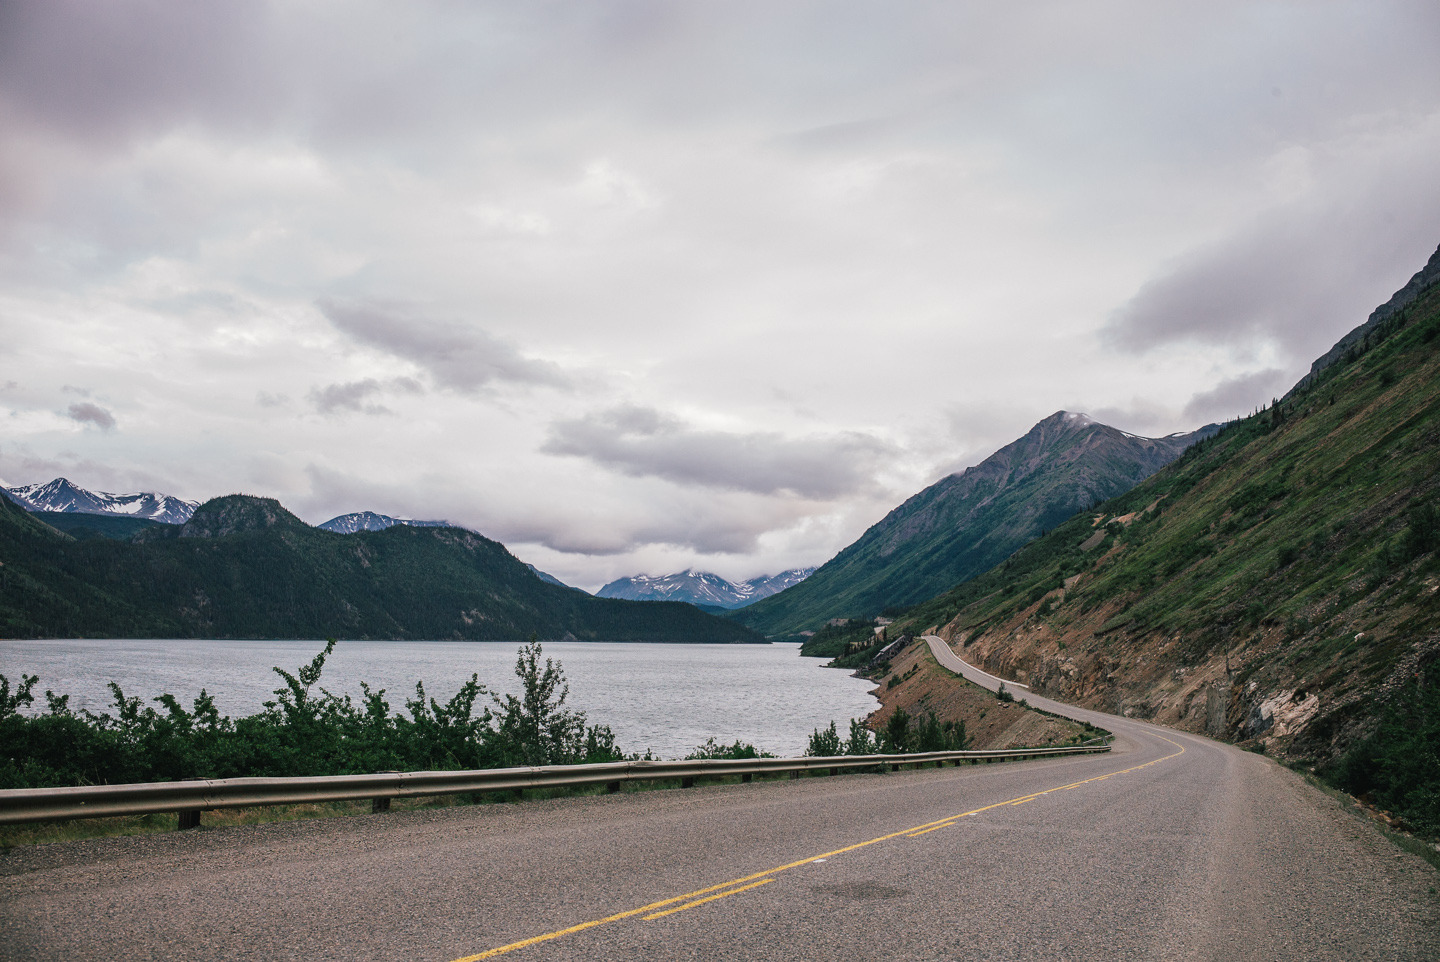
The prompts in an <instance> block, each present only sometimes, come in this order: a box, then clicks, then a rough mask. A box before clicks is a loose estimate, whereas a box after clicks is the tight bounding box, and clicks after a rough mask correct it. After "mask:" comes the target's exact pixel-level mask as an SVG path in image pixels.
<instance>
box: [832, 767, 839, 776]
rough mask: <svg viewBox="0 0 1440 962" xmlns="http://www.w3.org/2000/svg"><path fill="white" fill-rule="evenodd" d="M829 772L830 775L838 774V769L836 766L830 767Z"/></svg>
mask: <svg viewBox="0 0 1440 962" xmlns="http://www.w3.org/2000/svg"><path fill="white" fill-rule="evenodd" d="M830 774H831V775H839V774H840V769H838V768H832V769H830Z"/></svg>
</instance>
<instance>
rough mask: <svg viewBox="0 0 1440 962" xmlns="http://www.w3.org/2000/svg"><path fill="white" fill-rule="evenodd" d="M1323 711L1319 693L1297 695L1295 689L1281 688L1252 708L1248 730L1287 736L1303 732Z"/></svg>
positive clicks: (1282, 736)
mask: <svg viewBox="0 0 1440 962" xmlns="http://www.w3.org/2000/svg"><path fill="white" fill-rule="evenodd" d="M1319 712H1320V696H1319V695H1316V694H1313V693H1312V694H1309V695H1303V696H1300V697H1297V693H1296V692H1294V691H1278V692H1276V693H1275V694H1274V695H1272V696H1270V697H1269V698H1267V699H1265V700H1264V701H1262V702H1260V704H1258V705H1256V706H1255V707H1254V708H1252V709H1251V710H1250V715H1249V717H1247V718H1246V719H1245V728H1246V733H1247V734H1249V735H1251V736H1252V737H1253V736H1259V735H1267V736H1270V737H1273V738H1284V737H1285V736H1287V735H1292V734H1294V733H1295V732H1298V731H1300V730H1301V729H1302V728H1304V727H1305V726H1306V725H1307V724H1309V722H1310V719H1312V718H1314V717H1315V716H1316V715H1317V714H1318V713H1319Z"/></svg>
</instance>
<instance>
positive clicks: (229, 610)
mask: <svg viewBox="0 0 1440 962" xmlns="http://www.w3.org/2000/svg"><path fill="white" fill-rule="evenodd" d="M0 557H3V558H4V564H3V566H0V635H4V636H10V637H16V636H19V637H31V638H36V637H42V638H43V637H66V638H79V637H99V638H309V639H313V638H323V637H326V636H334V637H345V638H387V639H405V638H423V639H446V638H454V639H464V640H489V639H494V640H513V639H520V638H525V637H527V636H528V635H531V634H532V633H533V634H536V635H538V636H539V637H542V638H547V639H556V638H560V639H563V638H574V639H578V640H592V639H593V640H611V641H695V642H756V641H762V640H763V639H762V638H761V637H760V636H758V635H756V634H754V633H753V632H750V631H749V630H748V629H745V628H743V627H741V626H739V625H736V624H734V623H732V622H729V621H726V620H724V619H721V618H716V617H713V616H711V615H708V614H706V613H705V612H702V611H700V610H699V609H697V608H695V607H693V606H691V605H685V604H678V603H659V604H657V603H653V602H652V603H640V602H633V601H621V600H614V599H604V598H594V597H591V596H590V595H587V594H585V593H584V592H582V591H575V590H573V589H570V588H566V587H563V586H560V585H556V584H552V583H550V582H549V581H546V580H545V579H544V578H542V577H540V576H539V575H537V573H535V572H534V571H532V570H531V569H530V568H529V567H528V566H526V565H525V564H524V563H523V562H521V561H519V560H517V559H516V558H515V557H514V556H512V555H511V554H510V553H509V552H508V551H506V550H505V547H504V546H503V545H500V544H498V543H496V542H494V541H490V540H489V539H487V538H484V537H482V536H480V535H478V534H476V533H475V532H473V531H467V530H465V529H463V528H449V527H444V528H442V527H415V526H411V525H393V526H391V527H389V528H387V529H385V530H384V531H364V532H358V533H355V534H348V535H342V534H336V533H334V532H330V531H322V530H320V529H318V528H314V527H311V526H310V525H307V524H305V523H304V522H303V521H301V520H300V519H299V518H297V517H295V515H293V514H291V513H290V512H289V511H287V510H285V508H284V507H283V506H282V505H281V504H280V503H279V502H278V501H275V500H273V499H268V498H254V497H249V496H245V495H230V496H228V497H223V498H215V499H212V500H210V501H207V502H205V503H204V504H202V505H200V506H199V507H198V508H196V509H195V511H194V512H193V514H192V515H191V517H190V519H189V520H188V521H186V522H185V523H184V524H183V525H160V524H153V523H150V524H148V526H147V527H146V528H145V529H144V530H142V531H139V532H137V533H136V534H135V535H133V536H132V537H131V538H130V539H129V540H126V541H121V540H116V539H112V538H89V539H84V540H76V539H75V538H72V537H70V536H68V535H65V534H63V533H61V532H58V531H56V530H55V529H54V528H52V527H50V526H48V525H46V524H44V523H43V522H42V521H41V520H40V519H39V517H38V516H37V515H35V514H32V513H29V512H27V511H25V510H23V509H22V508H21V507H20V506H19V505H18V504H16V503H14V502H12V501H10V500H4V499H0Z"/></svg>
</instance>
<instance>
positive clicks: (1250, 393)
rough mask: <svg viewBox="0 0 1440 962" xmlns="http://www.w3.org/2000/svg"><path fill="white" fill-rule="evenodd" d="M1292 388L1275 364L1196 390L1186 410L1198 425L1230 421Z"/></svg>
mask: <svg viewBox="0 0 1440 962" xmlns="http://www.w3.org/2000/svg"><path fill="white" fill-rule="evenodd" d="M1289 388H1290V384H1289V383H1287V375H1286V373H1285V372H1284V371H1281V370H1278V369H1275V368H1270V369H1268V370H1264V371H1256V372H1255V373H1254V374H1244V375H1241V376H1240V377H1234V378H1230V379H1229V380H1226V381H1221V382H1220V383H1219V384H1217V385H1215V387H1214V388H1213V389H1211V390H1209V391H1204V392H1201V393H1200V394H1196V395H1195V396H1194V397H1192V398H1191V399H1190V400H1189V402H1187V403H1186V405H1185V411H1184V414H1185V417H1187V418H1189V419H1190V420H1192V421H1194V422H1195V426H1196V427H1199V426H1200V425H1202V424H1209V423H1211V422H1214V421H1228V420H1231V419H1232V418H1237V417H1243V416H1245V415H1247V414H1249V413H1250V412H1251V411H1253V410H1254V409H1255V408H1257V407H1262V406H1264V405H1266V404H1269V403H1270V402H1271V401H1272V400H1273V399H1275V398H1278V397H1280V395H1282V394H1284V393H1285V392H1286V391H1287V390H1289Z"/></svg>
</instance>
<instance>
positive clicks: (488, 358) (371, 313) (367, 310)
mask: <svg viewBox="0 0 1440 962" xmlns="http://www.w3.org/2000/svg"><path fill="white" fill-rule="evenodd" d="M318 306H319V308H320V310H321V311H322V312H323V313H324V314H325V316H326V317H327V318H329V319H330V323H332V324H334V325H335V326H336V327H337V328H339V329H340V330H341V331H343V332H344V333H346V334H348V335H350V336H351V337H353V338H354V339H355V340H357V341H359V342H361V343H362V344H367V345H369V346H370V347H375V348H379V349H380V350H382V351H385V352H387V353H389V354H392V355H394V356H395V357H399V358H404V359H405V360H407V361H411V362H412V363H414V364H417V365H419V366H420V367H421V368H424V369H425V370H426V371H427V372H429V374H430V376H431V377H433V378H434V379H435V383H437V384H439V385H440V386H441V387H447V388H451V389H453V390H456V391H462V392H474V391H479V390H481V389H484V388H487V387H491V386H493V385H495V384H499V383H511V384H524V385H532V386H542V385H543V386H548V387H567V386H568V385H569V380H568V378H566V376H565V374H564V372H563V371H562V370H561V369H560V366H559V365H558V364H552V363H551V362H549V361H537V360H534V359H532V358H528V357H525V356H524V355H523V354H521V353H520V352H519V350H517V349H516V348H515V347H514V346H513V345H511V344H509V343H507V342H506V341H502V340H501V339H499V338H497V337H494V336H493V335H491V334H489V333H488V332H486V331H483V330H481V329H480V328H478V327H469V326H466V325H463V324H458V323H453V322H447V321H441V320H436V319H434V318H430V317H426V316H424V315H422V314H419V313H418V312H416V311H414V310H412V309H409V308H406V307H404V306H401V305H395V304H380V303H376V302H372V301H367V302H341V301H330V300H324V301H320V302H319V305H318Z"/></svg>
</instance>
